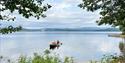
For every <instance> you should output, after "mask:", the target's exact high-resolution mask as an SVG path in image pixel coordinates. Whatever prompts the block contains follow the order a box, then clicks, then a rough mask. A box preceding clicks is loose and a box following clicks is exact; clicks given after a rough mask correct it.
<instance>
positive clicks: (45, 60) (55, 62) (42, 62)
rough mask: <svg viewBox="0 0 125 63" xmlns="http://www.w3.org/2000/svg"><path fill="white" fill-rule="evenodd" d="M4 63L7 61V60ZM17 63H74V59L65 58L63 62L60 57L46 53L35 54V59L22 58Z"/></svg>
mask: <svg viewBox="0 0 125 63" xmlns="http://www.w3.org/2000/svg"><path fill="white" fill-rule="evenodd" d="M46 51H49V50H46ZM49 52H50V51H49ZM1 59H4V58H3V56H1V57H0V60H1ZM7 60H8V59H7ZM3 61H5V59H4V60H3ZM6 63H16V61H15V62H12V61H7V62H6ZM17 63H74V61H73V58H72V57H65V58H64V60H63V59H60V57H59V56H58V55H55V54H54V55H51V52H50V53H48V52H47V53H46V52H44V54H43V55H42V54H38V53H34V56H33V57H26V56H20V57H19V58H18V60H17Z"/></svg>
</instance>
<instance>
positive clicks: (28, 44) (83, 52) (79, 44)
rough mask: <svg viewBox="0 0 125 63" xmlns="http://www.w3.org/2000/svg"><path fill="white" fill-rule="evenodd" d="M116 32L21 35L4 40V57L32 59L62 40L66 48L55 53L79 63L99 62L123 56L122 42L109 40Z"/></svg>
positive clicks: (1, 49)
mask: <svg viewBox="0 0 125 63" xmlns="http://www.w3.org/2000/svg"><path fill="white" fill-rule="evenodd" d="M111 33H113V32H17V33H12V34H7V35H1V36H0V55H4V56H9V57H11V58H13V57H17V56H19V55H20V54H24V55H32V54H33V53H34V52H41V53H42V52H43V50H45V49H47V48H49V43H50V42H51V41H54V40H60V41H61V42H62V43H63V45H62V46H61V47H60V48H59V49H58V50H55V51H54V52H56V53H59V54H60V55H61V56H62V57H63V56H72V57H74V59H76V60H77V61H82V62H85V61H88V60H91V59H98V58H101V57H102V56H103V54H112V53H119V49H118V43H119V42H120V41H121V39H120V38H114V37H108V34H111Z"/></svg>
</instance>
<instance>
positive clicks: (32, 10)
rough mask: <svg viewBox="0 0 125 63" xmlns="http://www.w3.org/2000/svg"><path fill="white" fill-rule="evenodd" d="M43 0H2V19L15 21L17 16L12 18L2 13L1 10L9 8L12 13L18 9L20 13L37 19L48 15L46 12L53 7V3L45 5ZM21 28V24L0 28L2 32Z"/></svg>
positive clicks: (0, 17)
mask: <svg viewBox="0 0 125 63" xmlns="http://www.w3.org/2000/svg"><path fill="white" fill-rule="evenodd" d="M43 1H44V0H0V20H5V21H10V20H13V21H14V19H15V18H16V17H13V18H10V17H9V14H6V15H2V13H1V12H4V11H6V10H9V11H10V13H13V12H14V11H15V10H17V11H18V13H19V14H20V15H22V16H23V17H25V18H29V17H31V16H33V17H35V18H37V19H39V18H40V17H46V15H45V14H44V12H46V11H47V10H48V9H49V8H51V5H49V4H46V5H44V4H43ZM0 25H2V24H0ZM20 29H22V28H21V26H19V27H15V28H14V27H13V26H8V27H6V28H0V33H11V32H13V31H19V30H20Z"/></svg>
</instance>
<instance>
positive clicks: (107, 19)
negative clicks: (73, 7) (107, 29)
mask: <svg viewBox="0 0 125 63" xmlns="http://www.w3.org/2000/svg"><path fill="white" fill-rule="evenodd" d="M78 6H79V7H80V8H82V9H86V10H87V11H92V12H94V11H96V10H99V9H100V15H101V17H100V19H99V20H97V23H98V25H103V24H108V25H111V26H113V27H119V29H120V30H121V31H122V34H125V0H83V1H82V3H81V4H79V5H78Z"/></svg>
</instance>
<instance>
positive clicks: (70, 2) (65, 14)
mask: <svg viewBox="0 0 125 63" xmlns="http://www.w3.org/2000/svg"><path fill="white" fill-rule="evenodd" d="M81 1H82V0H46V1H45V2H44V3H49V4H50V5H52V8H51V9H49V10H48V11H47V12H46V15H47V17H46V18H40V20H37V19H36V18H33V17H32V18H30V19H25V18H23V17H22V16H20V15H18V14H17V13H16V12H15V13H13V14H12V15H15V16H16V17H17V18H16V20H15V21H14V22H5V23H3V22H2V23H3V26H4V25H9V24H14V25H22V26H24V27H32V28H33V27H35V28H36V27H64V28H66V27H93V26H97V24H96V23H95V21H96V20H98V18H99V16H100V15H99V13H98V12H99V11H96V12H93V13H92V12H87V11H86V10H83V9H81V8H79V7H78V4H80V3H81ZM3 14H4V13H3Z"/></svg>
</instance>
